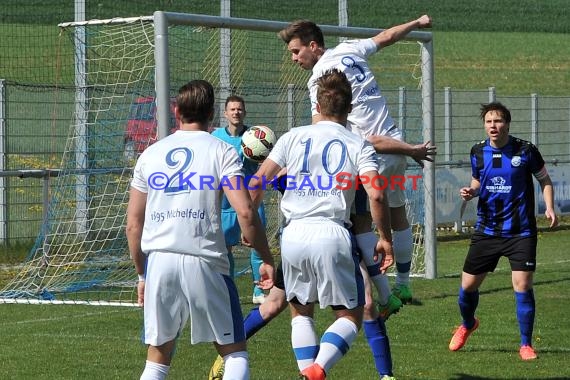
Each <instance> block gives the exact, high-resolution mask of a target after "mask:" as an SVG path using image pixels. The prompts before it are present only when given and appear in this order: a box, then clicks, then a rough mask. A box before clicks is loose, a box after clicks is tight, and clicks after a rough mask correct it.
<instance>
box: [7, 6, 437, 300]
mask: <svg viewBox="0 0 570 380" xmlns="http://www.w3.org/2000/svg"><path fill="white" fill-rule="evenodd" d="M285 25H286V23H280V22H273V21H265V20H249V19H235V18H221V17H216V16H204V15H186V14H170V13H163V12H156V13H155V14H154V16H148V17H137V18H128V19H112V20H104V21H101V20H95V21H87V22H83V23H68V24H61V25H60V27H61V32H62V33H61V37H60V38H61V41H60V50H59V52H58V53H59V54H60V55H61V57H60V60H61V61H62V65H61V70H60V71H61V72H60V73H59V74H58V75H59V78H60V80H61V82H62V86H61V88H62V90H61V95H60V96H59V97H58V99H57V101H56V105H55V112H57V113H58V115H59V117H63V115H69V117H70V123H69V124H70V128H69V136H68V141H67V145H66V151H65V153H64V155H63V158H62V161H61V167H60V170H59V171H58V175H57V176H56V177H55V178H54V179H53V180H52V182H51V191H50V203H49V209H48V210H47V213H46V215H47V218H46V221H45V223H44V225H43V226H42V230H41V231H40V233H39V236H38V238H37V240H36V243H35V246H34V248H33V249H32V251H31V252H30V253H29V256H28V258H27V260H26V261H25V262H24V263H22V264H21V265H19V266H18V268H17V271H16V274H15V275H14V277H13V278H12V279H11V280H10V282H9V283H8V284H7V285H6V286H5V287H4V288H3V289H2V290H1V291H0V298H1V301H0V302H30V303H41V302H51V303H89V304H109V305H133V304H134V303H135V302H136V294H135V291H134V290H135V283H136V274H135V271H134V267H133V264H132V262H131V260H130V257H129V252H128V248H127V241H126V237H125V231H124V230H125V220H126V216H125V212H126V204H127V201H128V189H129V183H130V179H131V176H132V169H133V167H134V163H135V161H136V157H137V156H138V154H140V152H141V151H142V150H144V149H145V148H146V147H147V146H148V145H150V144H152V143H153V142H155V141H156V140H157V139H159V138H160V137H162V136H164V135H166V134H168V133H171V132H172V131H173V130H175V129H176V124H175V121H174V118H173V115H172V101H173V99H174V97H175V95H176V92H177V90H178V88H179V87H180V86H181V85H183V84H185V83H186V82H188V81H189V80H192V79H205V80H207V81H209V82H210V83H212V84H213V85H214V87H215V89H216V94H217V101H218V104H219V107H220V112H219V113H218V115H217V116H216V118H215V120H214V122H213V124H212V127H213V128H214V127H218V126H220V125H221V126H224V121H223V117H221V112H222V109H223V106H224V101H225V98H226V97H227V96H228V95H233V94H236V95H240V96H242V97H244V99H245V101H246V109H247V120H246V122H247V124H248V125H260V124H262V125H268V126H270V127H271V128H272V129H273V130H274V131H275V132H276V133H277V136H280V135H282V134H283V133H284V132H286V131H287V130H289V129H290V128H293V127H295V126H299V125H304V124H309V123H310V121H311V114H310V104H309V100H308V91H307V88H306V83H307V80H308V77H309V75H310V72H308V71H305V70H302V69H301V68H299V67H298V66H297V65H295V64H293V63H292V62H291V58H290V54H289V53H288V52H287V50H286V47H285V44H283V42H282V41H281V40H280V39H279V38H278V37H277V32H278V31H279V30H280V29H282V28H283V27H284V26H285ZM322 27H323V31H324V32H325V36H326V44H327V46H333V45H335V44H336V43H338V41H339V39H340V38H354V37H358V38H361V37H368V36H372V35H374V34H375V33H376V32H377V31H375V30H372V29H366V28H350V27H335V26H326V25H324V26H322ZM161 33H163V34H161ZM426 36H428V37H426ZM430 41H431V36H430V35H429V34H425V33H424V34H422V35H421V38H415V37H413V35H411V37H409V38H408V39H406V40H405V41H402V42H400V43H398V44H396V45H395V46H392V47H390V48H387V49H384V50H383V51H382V52H381V54H375V55H373V56H372V57H371V60H370V65H371V68H372V70H373V71H374V72H375V73H376V75H377V78H378V79H379V82H380V84H381V86H382V91H383V93H384V94H385V95H386V97H387V99H388V104H389V107H390V109H391V113H392V115H393V117H394V118H395V119H396V120H397V122H398V124H399V125H400V126H402V127H403V128H404V130H405V136H406V140H407V141H409V142H411V143H420V142H422V141H425V140H426V139H428V138H429V136H430V134H429V133H430V131H429V130H430V129H431V126H432V125H431V124H432V121H430V118H432V117H433V112H432V108H433V99H432V95H431V93H432V92H433V88H432V84H431V82H430V81H431V73H430V70H432V68H431V65H432V58H431V47H430V49H427V50H426V43H427V44H429V43H430ZM426 51H427V52H428V54H427V55H426ZM426 57H427V58H426ZM65 62H67V63H68V64H67V65H66V64H65ZM71 68H73V69H71ZM426 73H428V75H427V76H428V77H429V78H428V79H429V81H428V82H426ZM426 83H427V88H426ZM65 84H71V86H69V87H70V88H72V91H65V88H66V86H65ZM71 115H73V116H71ZM426 131H427V133H426ZM408 171H409V173H407V174H410V175H418V176H420V177H421V178H420V179H419V180H418V181H417V188H412V186H411V185H412V183H411V182H407V183H406V189H407V192H408V200H409V204H408V211H409V213H408V215H409V217H410V221H411V222H412V224H413V231H414V236H415V238H414V241H415V252H414V259H413V264H412V271H413V272H414V273H415V274H417V275H426V261H425V257H426V251H429V250H430V249H431V248H428V249H427V250H426V247H427V246H428V245H426V240H427V241H428V243H429V244H431V243H433V242H429V241H430V239H431V238H430V236H431V235H430V233H429V231H428V233H426V229H429V228H428V227H426V223H428V222H426V215H430V214H429V211H428V212H426V211H425V210H426V209H427V210H429V203H430V201H426V194H427V195H428V197H429V194H431V192H430V190H429V182H430V181H429V180H428V176H429V172H427V171H426V170H424V171H423V172H422V170H421V169H420V168H419V167H418V166H417V165H416V164H414V163H413V162H410V165H409V169H408ZM426 173H428V174H426ZM408 185H410V186H408ZM279 200H280V198H279V194H278V193H277V192H275V191H268V192H267V194H266V197H265V205H266V214H267V221H268V226H267V234H268V237H269V239H270V244H271V247H272V250H273V252H274V254H276V255H278V254H279V244H278V231H279V226H280V223H281V215H280V211H279ZM432 214H433V213H432ZM427 219H429V217H428V218H427ZM428 225H429V223H428ZM434 236H435V235H434ZM236 256H237V257H236V259H237V263H238V265H236V269H237V271H238V273H237V274H240V273H243V272H246V271H247V267H248V262H249V260H248V252H247V250H245V249H241V250H240V249H238V250H237V254H236ZM427 256H429V255H427ZM428 272H429V265H428Z"/></svg>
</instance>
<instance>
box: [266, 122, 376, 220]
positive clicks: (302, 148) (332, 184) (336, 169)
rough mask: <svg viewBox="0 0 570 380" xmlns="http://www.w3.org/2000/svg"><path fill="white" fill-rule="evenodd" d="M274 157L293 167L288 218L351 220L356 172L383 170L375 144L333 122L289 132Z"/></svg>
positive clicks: (288, 189) (283, 206)
mask: <svg viewBox="0 0 570 380" xmlns="http://www.w3.org/2000/svg"><path fill="white" fill-rule="evenodd" d="M268 159H270V160H271V161H273V162H275V163H276V164H277V165H279V166H281V167H286V168H287V180H288V182H287V187H286V191H285V193H284V195H283V199H282V201H281V211H282V212H283V215H284V216H285V219H286V222H287V223H288V222H289V221H291V220H294V219H300V218H311V217H314V218H326V219H329V220H333V221H335V222H338V223H345V224H347V225H348V224H349V223H350V221H349V217H350V207H351V205H352V202H353V200H354V192H355V180H356V176H357V175H360V174H364V173H366V172H368V171H371V170H378V163H377V161H376V153H375V151H374V148H373V147H372V145H371V144H370V143H369V142H367V141H365V140H364V139H362V138H361V137H359V136H357V135H355V134H354V133H352V132H350V131H348V130H347V129H346V128H345V127H344V126H342V125H340V124H337V123H333V122H330V121H321V122H319V123H317V124H315V125H306V126H302V127H297V128H294V129H292V130H291V131H289V132H287V133H286V134H284V135H283V136H282V137H281V138H280V139H279V140H278V141H277V144H276V145H275V147H274V148H273V150H272V152H271V153H270V155H269V157H268ZM341 177H342V179H341ZM339 179H340V180H339Z"/></svg>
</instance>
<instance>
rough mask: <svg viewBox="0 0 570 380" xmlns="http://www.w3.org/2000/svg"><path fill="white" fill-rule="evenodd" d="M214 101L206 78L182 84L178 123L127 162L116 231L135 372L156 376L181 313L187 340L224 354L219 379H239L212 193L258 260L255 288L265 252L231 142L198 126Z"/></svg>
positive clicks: (266, 276) (231, 292) (241, 341)
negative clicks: (132, 295)
mask: <svg viewBox="0 0 570 380" xmlns="http://www.w3.org/2000/svg"><path fill="white" fill-rule="evenodd" d="M214 100H215V97H214V89H213V87H212V85H211V84H210V83H208V82H206V81H203V80H194V81H191V82H189V83H187V84H186V85H184V86H182V87H181V88H180V90H179V92H178V96H177V98H176V108H175V115H176V118H177V120H179V121H180V130H179V131H176V132H175V133H174V134H172V135H170V136H168V137H166V138H164V139H162V140H160V141H158V142H157V143H156V144H153V145H152V146H150V147H149V148H147V149H146V150H145V151H144V152H143V153H142V154H141V156H140V157H139V159H138V161H137V163H136V166H135V169H134V173H133V180H132V183H131V191H130V198H129V204H128V208H127V230H126V233H127V239H128V243H129V251H130V254H131V257H132V259H133V261H134V264H135V268H136V271H137V273H138V274H139V282H138V285H137V292H138V302H139V304H140V305H144V342H145V343H146V344H147V345H148V352H147V361H146V366H145V369H144V371H143V373H142V375H141V379H143V380H149V379H153V380H157V379H164V378H166V376H167V374H168V370H169V368H170V362H171V359H172V355H173V353H174V346H175V341H176V338H177V337H178V336H179V335H180V333H181V331H182V329H183V328H184V326H185V324H186V322H187V321H188V319H190V321H191V328H190V329H191V331H190V338H191V343H192V344H196V343H199V342H213V343H214V346H215V347H216V350H217V351H218V353H219V354H220V355H221V356H222V357H223V358H224V361H225V368H226V374H227V375H226V376H227V377H226V376H224V378H228V379H229V378H231V379H248V378H249V364H248V355H247V351H246V343H245V334H244V330H243V320H242V314H241V308H240V304H239V297H238V294H237V289H236V287H235V284H234V282H233V280H232V279H231V278H230V276H229V260H228V255H227V251H226V247H225V241H224V235H223V231H222V229H221V225H220V224H221V221H220V200H221V192H222V191H223V193H224V194H225V196H226V197H227V199H228V201H229V202H230V204H231V205H232V207H233V208H234V209H235V210H236V212H237V215H238V219H239V223H240V226H241V230H242V233H243V234H244V236H245V238H246V239H247V240H248V241H249V242H252V245H253V246H254V247H255V249H256V250H257V252H259V254H260V255H261V257H262V260H263V261H264V264H263V265H262V266H261V268H260V274H261V280H260V286H262V287H263V288H265V289H269V288H271V286H272V285H273V278H274V268H273V259H272V256H271V253H270V251H269V247H268V244H267V238H266V236H265V233H264V229H263V227H262V226H261V222H260V220H259V215H258V214H257V211H256V209H254V208H253V204H252V200H251V198H250V196H249V193H248V190H247V187H246V186H245V183H244V178H243V174H242V171H241V169H242V163H241V160H240V159H239V157H238V155H237V152H236V150H235V149H234V148H233V147H232V146H231V145H229V144H227V143H225V142H223V141H221V140H219V139H217V138H215V137H213V136H211V135H210V134H209V133H208V132H207V129H208V125H209V123H210V121H211V120H212V117H213V115H214ZM220 188H221V189H222V190H220Z"/></svg>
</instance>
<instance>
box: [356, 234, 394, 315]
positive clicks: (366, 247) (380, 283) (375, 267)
mask: <svg viewBox="0 0 570 380" xmlns="http://www.w3.org/2000/svg"><path fill="white" fill-rule="evenodd" d="M355 237H356V244H357V245H358V248H359V249H360V252H361V254H362V259H363V260H364V264H365V265H366V268H367V269H368V276H369V277H370V280H371V281H372V283H374V286H375V287H376V290H377V291H378V302H379V303H380V305H386V304H387V303H388V298H389V297H390V294H391V293H392V290H391V289H390V282H389V281H388V277H387V276H386V275H383V274H380V273H379V267H380V258H378V261H377V262H375V261H374V248H375V247H376V242H377V241H378V237H377V236H376V235H375V234H374V233H373V232H365V233H363V234H358V235H356V236H355ZM371 270H372V271H373V272H374V273H376V274H374V275H372V274H371V273H370V271H371Z"/></svg>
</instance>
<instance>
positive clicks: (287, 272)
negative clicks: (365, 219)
mask: <svg viewBox="0 0 570 380" xmlns="http://www.w3.org/2000/svg"><path fill="white" fill-rule="evenodd" d="M281 262H282V265H283V276H284V279H285V292H286V294H287V300H288V301H290V300H292V299H293V298H297V300H298V301H299V302H300V303H301V304H304V305H305V304H307V303H309V302H317V301H318V302H319V304H320V307H321V309H324V308H325V307H327V306H344V307H346V308H348V309H354V308H355V307H357V306H361V305H363V304H364V285H363V281H362V274H361V273H360V267H359V266H358V257H357V255H356V254H355V253H354V254H353V249H352V243H351V236H350V232H349V231H348V229H346V228H345V227H344V226H342V225H340V224H337V223H335V222H332V221H329V220H327V219H324V218H311V219H300V220H293V221H291V222H290V223H289V224H288V225H287V226H286V227H285V228H284V229H283V235H282V237H281Z"/></svg>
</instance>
